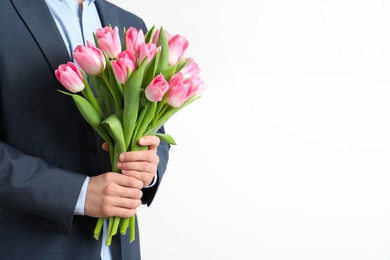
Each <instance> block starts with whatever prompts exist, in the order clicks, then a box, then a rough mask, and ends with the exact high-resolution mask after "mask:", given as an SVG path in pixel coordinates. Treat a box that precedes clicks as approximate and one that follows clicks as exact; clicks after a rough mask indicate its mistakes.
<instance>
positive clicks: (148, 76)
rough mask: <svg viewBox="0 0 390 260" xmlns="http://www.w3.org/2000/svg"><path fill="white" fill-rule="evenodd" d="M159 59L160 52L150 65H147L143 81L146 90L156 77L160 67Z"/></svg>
mask: <svg viewBox="0 0 390 260" xmlns="http://www.w3.org/2000/svg"><path fill="white" fill-rule="evenodd" d="M159 59H160V52H157V54H156V56H154V57H153V59H152V60H151V61H150V62H149V63H148V64H146V68H145V73H144V79H143V81H142V87H143V88H146V87H147V85H149V83H150V82H151V81H152V80H153V79H154V77H155V76H156V71H157V65H158V61H159Z"/></svg>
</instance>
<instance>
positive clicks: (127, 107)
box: [123, 61, 146, 147]
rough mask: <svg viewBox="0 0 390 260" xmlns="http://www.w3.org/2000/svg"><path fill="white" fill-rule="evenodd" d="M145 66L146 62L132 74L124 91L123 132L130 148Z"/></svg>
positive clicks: (126, 143)
mask: <svg viewBox="0 0 390 260" xmlns="http://www.w3.org/2000/svg"><path fill="white" fill-rule="evenodd" d="M145 65H146V62H145V61H144V62H143V63H142V64H141V66H140V67H138V69H137V70H135V71H134V72H133V73H132V75H131V76H130V78H129V80H128V81H127V82H126V84H125V86H124V90H123V99H124V109H123V131H124V136H125V145H126V147H129V145H130V140H131V137H132V135H133V131H134V128H135V123H136V122H137V117H138V110H139V100H140V93H141V85H142V79H143V75H144V70H145Z"/></svg>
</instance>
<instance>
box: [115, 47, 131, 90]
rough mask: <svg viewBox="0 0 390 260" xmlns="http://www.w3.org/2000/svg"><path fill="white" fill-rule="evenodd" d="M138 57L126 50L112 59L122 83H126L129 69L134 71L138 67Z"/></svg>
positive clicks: (117, 76)
mask: <svg viewBox="0 0 390 260" xmlns="http://www.w3.org/2000/svg"><path fill="white" fill-rule="evenodd" d="M136 62H137V59H136V58H135V56H134V54H133V53H132V52H131V51H129V50H124V51H122V52H121V53H119V54H118V56H117V57H116V59H115V60H112V61H111V64H112V69H113V71H114V74H115V77H116V78H117V79H118V81H119V82H120V83H122V84H125V82H126V79H127V76H128V75H127V74H128V69H130V72H133V71H134V70H135V68H136V64H137V63H136Z"/></svg>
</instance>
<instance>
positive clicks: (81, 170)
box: [0, 0, 169, 260]
mask: <svg viewBox="0 0 390 260" xmlns="http://www.w3.org/2000/svg"><path fill="white" fill-rule="evenodd" d="M96 6H97V8H98V12H99V15H100V18H101V21H102V24H103V26H105V25H112V26H118V28H123V27H126V28H128V27H130V26H133V27H136V28H139V29H143V31H144V32H146V27H145V24H144V22H143V21H142V20H141V19H140V18H139V17H137V16H135V15H133V14H131V13H129V12H126V11H125V10H122V9H120V8H118V7H116V6H114V5H112V4H110V3H108V2H106V1H104V0H96ZM0 19H1V21H2V24H1V26H0V259H7V260H12V259H72V260H73V259H83V260H85V259H87V260H88V259H91V260H92V259H93V260H97V259H99V258H100V247H101V241H96V240H94V238H93V237H92V235H93V229H94V226H95V224H96V219H94V218H89V217H85V216H73V212H74V209H75V204H76V201H77V198H78V196H79V192H80V189H81V186H82V184H83V182H84V180H85V177H86V175H89V176H93V175H98V174H100V173H102V172H105V171H109V170H110V166H109V159H108V156H107V153H106V152H104V151H103V152H102V151H101V148H100V147H101V143H102V142H101V140H100V138H99V137H97V136H96V134H94V132H93V130H92V129H91V127H89V125H88V124H87V123H86V122H85V121H84V119H83V118H82V117H81V116H80V114H79V112H78V110H77V108H76V107H75V105H74V103H73V101H72V100H71V98H70V97H68V96H66V95H63V94H61V93H59V92H58V91H57V89H61V88H62V86H61V85H60V84H59V82H58V80H57V79H56V78H55V76H54V70H55V69H56V68H57V67H58V65H59V64H63V63H66V62H67V61H69V60H70V57H69V54H68V52H67V50H66V47H65V45H64V43H63V40H62V37H61V35H60V33H59V32H58V30H57V27H56V24H55V22H54V20H53V18H52V16H51V14H50V11H49V9H48V7H47V6H46V4H45V1H44V0H0ZM161 130H162V131H163V129H161ZM168 150H169V146H168V145H167V144H165V143H161V145H160V147H159V149H158V154H159V156H160V164H159V168H158V183H157V185H155V186H154V187H153V188H150V189H145V190H144V195H143V198H142V201H143V203H145V204H148V205H150V203H151V202H152V200H153V198H154V195H155V193H156V191H157V188H158V186H159V183H160V181H161V179H162V176H163V174H164V172H165V169H166V164H167V161H168ZM136 233H137V234H138V230H137V232H136ZM119 238H121V239H122V242H121V243H119V241H117V240H118V239H119ZM114 240H115V241H114V242H113V244H114V246H115V245H119V244H121V250H119V251H120V252H122V258H123V259H139V258H140V251H139V239H138V237H137V239H136V240H135V241H134V242H133V243H131V244H129V243H128V237H127V236H116V237H115V238H114ZM114 259H121V256H115V257H114Z"/></svg>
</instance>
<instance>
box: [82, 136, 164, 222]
mask: <svg viewBox="0 0 390 260" xmlns="http://www.w3.org/2000/svg"><path fill="white" fill-rule="evenodd" d="M138 143H139V145H141V146H147V147H148V150H145V151H131V152H124V153H122V154H121V155H120V156H119V161H118V165H117V167H118V168H119V169H120V170H121V172H122V174H118V173H114V172H107V173H104V174H101V175H99V176H93V177H91V178H90V180H89V183H88V188H87V195H86V201H85V209H84V212H85V215H87V216H91V217H112V216H117V217H122V218H126V217H131V216H134V215H135V213H136V209H137V208H138V207H139V206H140V205H141V197H142V191H141V189H142V188H143V187H146V186H148V185H150V184H151V182H152V181H153V178H154V176H155V174H156V172H157V165H158V163H159V157H158V155H157V147H158V145H159V144H160V139H159V138H158V137H157V136H144V137H142V138H140V139H139V140H138ZM103 149H104V150H106V151H107V150H108V149H109V147H108V145H107V143H104V144H103Z"/></svg>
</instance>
